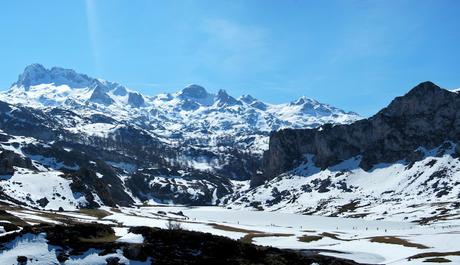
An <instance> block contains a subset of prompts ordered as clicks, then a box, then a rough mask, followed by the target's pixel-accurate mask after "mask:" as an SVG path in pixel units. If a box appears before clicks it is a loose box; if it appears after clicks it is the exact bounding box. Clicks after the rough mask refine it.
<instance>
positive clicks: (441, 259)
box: [423, 258, 452, 263]
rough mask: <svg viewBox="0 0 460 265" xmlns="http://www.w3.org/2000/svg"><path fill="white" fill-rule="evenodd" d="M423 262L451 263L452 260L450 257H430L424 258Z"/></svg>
mask: <svg viewBox="0 0 460 265" xmlns="http://www.w3.org/2000/svg"><path fill="white" fill-rule="evenodd" d="M423 262H432V263H449V262H452V261H451V260H450V259H446V258H430V259H426V260H424V261H423Z"/></svg>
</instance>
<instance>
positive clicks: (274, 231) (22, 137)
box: [0, 64, 460, 264]
mask: <svg viewBox="0 0 460 265" xmlns="http://www.w3.org/2000/svg"><path fill="white" fill-rule="evenodd" d="M458 109H460V94H458V92H456V91H448V90H445V89H442V88H440V87H438V86H437V85H435V84H433V83H431V82H424V83H421V84H419V85H417V86H416V87H414V88H413V89H411V90H410V91H409V92H408V93H407V94H406V95H404V96H401V97H397V98H396V99H394V100H393V101H392V102H391V103H390V104H389V105H388V106H387V107H386V108H384V109H382V110H381V111H379V112H378V113H377V114H375V115H374V116H372V117H369V118H363V117H361V116H359V115H358V114H357V113H354V112H350V111H345V110H341V109H339V108H336V107H333V106H330V105H328V104H323V103H320V102H318V101H316V100H313V99H309V98H307V97H301V98H300V99H298V100H295V101H293V102H290V103H286V104H269V103H265V102H262V101H260V100H258V99H256V98H254V97H252V96H250V95H243V96H241V97H239V98H234V97H232V96H230V95H229V94H228V93H227V92H226V91H225V90H219V91H218V92H217V93H211V92H208V91H207V90H206V89H205V88H203V87H201V86H199V85H189V86H187V87H185V88H184V89H182V90H181V91H179V92H176V93H165V94H159V95H156V96H148V95H142V94H140V93H138V92H135V91H133V90H131V89H128V88H126V87H125V86H123V85H121V84H118V83H115V82H110V81H106V80H102V79H98V78H92V77H89V76H87V75H85V74H80V73H77V72H75V71H74V70H70V69H63V68H59V67H54V68H51V69H46V68H45V67H44V66H42V65H39V64H34V65H30V66H27V67H26V68H25V70H24V72H23V73H22V74H21V75H20V76H19V78H18V80H17V81H16V82H15V83H14V84H13V85H12V86H11V87H10V88H9V89H8V90H6V91H5V92H2V93H1V94H0V130H1V131H0V150H1V151H0V233H1V235H2V236H3V238H4V240H3V241H2V242H3V243H5V244H9V245H7V246H6V247H5V246H4V247H3V253H2V254H0V263H1V264H10V263H14V262H16V258H17V257H18V256H21V255H23V256H27V257H34V258H37V257H41V259H40V260H41V261H38V258H37V262H38V263H37V264H52V263H59V262H60V263H62V264H105V262H106V261H107V264H108V262H109V261H108V260H110V259H111V260H115V259H118V261H120V262H122V263H125V264H143V263H141V262H145V263H146V264H150V262H153V261H152V260H151V257H150V258H148V257H144V256H142V255H141V254H140V253H144V252H145V251H150V250H151V249H150V247H152V245H155V244H154V243H153V242H156V241H154V238H153V237H151V235H152V233H153V234H154V233H162V232H158V230H155V229H154V230H148V229H147V228H140V227H150V228H169V230H174V231H175V230H180V231H184V230H185V231H197V232H207V233H211V234H213V235H215V236H224V237H228V238H231V239H234V240H238V241H229V242H228V244H237V245H235V247H236V248H237V249H238V250H239V251H242V252H244V253H246V252H245V251H247V249H245V248H246V247H245V246H246V245H244V244H246V243H254V244H256V245H257V246H273V247H276V248H281V249H284V250H283V251H288V252H286V253H285V252H276V251H275V252H271V251H273V250H270V249H269V248H261V249H258V251H265V252H263V253H264V255H267V256H266V257H267V260H268V259H269V258H270V257H274V256H276V257H278V256H277V255H286V256H283V257H287V256H289V255H294V256H292V257H291V256H289V257H291V258H292V259H293V260H295V261H296V262H300V263H295V264H315V263H316V264H357V263H359V264H429V263H430V262H432V263H437V262H451V264H457V263H460V259H459V256H460V253H459V251H460V249H459V248H458V245H459V244H460V241H459V238H460V237H459V236H458V234H459V233H460V222H459V220H460V159H459V154H460V116H458V114H457V112H458ZM171 222H174V223H175V224H176V225H177V227H176V228H177V229H174V228H171V227H168V223H169V224H170V223H171ZM36 224H42V226H33V225H36ZM80 224H84V225H88V227H87V228H85V229H87V230H91V229H95V230H97V229H101V230H103V231H105V232H106V233H105V234H104V233H101V235H100V238H99V237H96V238H92V237H90V239H91V240H93V241H91V240H90V243H88V246H93V247H92V248H90V247H88V249H85V250H81V251H75V253H73V252H72V251H69V248H70V249H72V248H75V246H70V245H66V244H67V243H65V244H64V243H63V242H64V241H65V240H64V239H66V240H68V239H67V238H66V236H70V238H72V237H71V236H72V235H73V236H74V234H73V233H74V232H75V231H78V233H82V237H81V238H84V239H85V240H86V239H87V238H86V237H85V236H84V233H86V232H87V230H84V231H80V230H78V229H80V228H79V227H78V225H80ZM62 225H64V226H65V225H69V227H72V228H68V229H76V230H75V231H73V230H65V229H64V230H65V231H66V232H63V234H57V235H56V234H53V232H52V231H53V229H55V228H56V227H60V226H62ZM91 225H94V227H92V226H91ZM73 226H75V227H73ZM99 226H100V227H99ZM31 227H32V228H31ZM59 229H61V228H59ZM50 231H51V232H50ZM160 231H162V230H160ZM175 232H178V231H175ZM66 233H68V234H66ZM75 233H77V232H75ZM186 233H188V232H186ZM190 233H191V232H190ZM174 236H179V237H181V236H183V235H182V234H180V233H179V234H177V235H176V234H174ZM187 236H190V237H194V236H199V235H195V234H193V233H192V234H190V235H189V234H187ZM10 237H12V238H13V239H14V240H13V239H12V240H13V241H11V242H10V241H8V240H7V239H11V238H10ZM56 238H58V239H59V240H57V239H56ZM79 238H80V237H79ZM79 240H80V239H79ZM88 240H89V239H88ZM94 240H95V241H94ZM206 240H208V239H206ZM209 240H210V241H212V240H227V239H222V238H220V239H216V238H213V239H209ZM8 242H9V243H8ZM82 242H83V241H82ZM88 242H89V241H88ZM230 242H233V243H230ZM235 242H237V243H235ZM57 243H59V244H62V245H59V246H58V245H56V244H57ZM240 243H242V244H243V246H240V245H239V244H240ZM92 244H93V245H92ZM156 244H158V242H156ZM160 245H161V244H160ZM108 246H110V247H108ZM251 246H252V245H251ZM187 247H190V246H188V245H187ZM108 248H110V251H109V250H107V249H108ZM190 248H191V250H190V251H189V250H188V249H187V250H186V251H185V250H184V253H182V252H181V253H182V254H183V255H185V256H187V255H188V256H187V257H192V256H194V254H193V253H195V252H194V251H204V250H203V249H199V248H197V247H196V246H193V247H190ZM102 249H106V251H102ZM241 249H244V251H243V250H241ZM251 251H252V249H251ZM254 251H256V250H254ZM289 251H293V252H289ZM133 253H136V254H135V255H134V254H133ZM190 253H192V254H190ZM238 253H240V252H238ZM289 253H290V254H289ZM61 254H62V255H64V256H62V255H61ZM240 254H241V253H240ZM245 255H246V254H245ZM297 255H299V256H297ZM195 256H196V255H195ZM59 257H61V258H63V259H62V260H60V259H59ZM156 258H159V257H156ZM304 258H311V259H309V260H308V261H305V260H302V259H304ZM331 259H332V260H331ZM267 260H264V262H267ZM293 260H292V261H291V260H289V259H288V258H286V264H294V263H289V262H294V261H293ZM118 261H117V262H118ZM301 261H303V262H304V263H301ZM31 262H32V263H34V262H33V261H31ZM40 262H41V263H40ZM251 262H253V260H251ZM259 262H261V261H259ZM305 262H308V263H305ZM333 262H335V263H333ZM113 264H118V263H113ZM191 264H193V263H191ZM273 264H276V263H273ZM281 264H285V263H281Z"/></svg>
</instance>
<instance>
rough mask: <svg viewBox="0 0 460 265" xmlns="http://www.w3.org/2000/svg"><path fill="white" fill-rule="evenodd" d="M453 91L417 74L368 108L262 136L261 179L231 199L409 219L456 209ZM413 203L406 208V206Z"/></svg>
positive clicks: (458, 176) (458, 126) (459, 132)
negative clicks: (375, 108)
mask: <svg viewBox="0 0 460 265" xmlns="http://www.w3.org/2000/svg"><path fill="white" fill-rule="evenodd" d="M459 109H460V95H459V94H458V93H457V92H452V91H448V90H445V89H442V88H440V87H438V86H436V85H435V84H433V83H431V82H424V83H421V84H419V85H417V86H416V87H414V88H413V89H412V90H410V91H409V92H408V93H407V94H406V95H404V96H402V97H397V98H395V99H394V100H393V101H392V102H391V103H390V104H389V105H388V106H387V107H386V108H384V109H382V110H381V111H379V112H378V113H377V114H375V115H374V116H372V117H370V118H368V119H363V120H360V121H357V122H354V123H352V124H348V125H324V126H321V127H319V128H315V129H284V130H280V131H278V132H274V133H272V134H271V136H270V147H269V150H268V151H266V152H265V154H264V160H263V172H264V174H261V175H258V176H257V177H256V178H255V179H253V183H264V182H266V181H268V182H266V183H265V184H264V185H263V186H260V187H258V188H257V189H253V190H250V191H247V192H243V193H242V194H239V195H238V196H234V197H233V198H234V200H235V202H234V206H235V207H241V206H243V207H244V206H251V207H256V208H259V209H271V210H276V209H283V210H287V211H295V212H303V213H309V214H322V215H333V216H337V215H339V216H360V217H363V216H368V217H372V218H391V217H394V218H395V219H411V220H418V221H427V220H430V218H433V219H436V218H437V219H442V218H455V217H454V216H458V215H459V214H460V209H459V208H460V205H459V204H458V199H459V198H460V160H459V159H458V157H459V148H458V146H459V141H460V115H459V112H458V110H459ZM407 209H413V211H407Z"/></svg>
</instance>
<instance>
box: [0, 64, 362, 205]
mask: <svg viewBox="0 0 460 265" xmlns="http://www.w3.org/2000/svg"><path fill="white" fill-rule="evenodd" d="M356 119H359V116H358V115H357V114H355V113H352V112H345V111H343V110H340V109H337V108H334V107H332V106H329V105H327V104H321V103H319V102H317V101H315V100H311V99H308V98H305V97H302V98H300V99H299V100H297V101H294V102H291V103H288V104H280V105H273V104H268V103H264V102H262V101H260V100H257V99H255V98H253V97H251V96H249V95H246V96H242V97H240V98H238V99H236V98H234V97H232V96H230V95H228V94H227V93H226V92H225V91H224V90H220V91H219V92H218V93H216V94H214V93H210V92H208V91H207V90H205V89H204V88H203V87H201V86H198V85H190V86H187V87H186V88H184V89H182V90H181V91H179V92H177V93H171V94H160V95H157V96H146V95H142V94H140V93H138V92H135V91H132V90H130V89H128V88H126V87H125V86H123V85H120V84H118V83H115V82H109V81H105V80H102V79H97V78H92V77H89V76H87V75H84V74H79V73H77V72H75V71H74V70H70V69H63V68H58V67H54V68H51V69H46V68H45V67H43V66H42V65H39V64H34V65H30V66H28V67H26V69H25V70H24V72H23V73H22V74H21V75H20V76H19V78H18V80H17V81H16V82H15V83H14V84H13V85H12V86H11V88H10V89H9V90H8V91H6V92H4V93H2V94H0V130H1V132H0V136H1V137H0V152H1V153H0V158H1V161H0V170H1V171H2V177H1V181H0V187H1V191H0V197H1V198H2V199H5V200H8V201H14V202H15V203H18V204H25V205H30V206H33V207H38V208H47V209H57V208H59V207H62V208H64V209H66V208H75V207H98V206H100V205H108V206H115V205H130V204H133V203H136V202H137V203H140V202H143V201H149V202H150V203H156V202H161V203H180V204H192V205H208V204H217V203H219V201H220V199H221V198H222V197H223V196H226V195H228V194H231V193H233V191H234V190H235V189H236V187H237V186H236V184H235V183H236V182H234V180H249V179H250V178H251V176H253V175H255V174H257V172H260V170H261V161H262V152H263V151H264V150H266V149H267V148H268V144H267V143H268V135H269V133H270V132H271V131H273V130H278V129H281V128H287V127H292V128H308V127H315V126H318V125H321V124H324V123H329V122H334V123H348V122H351V121H354V120H356Z"/></svg>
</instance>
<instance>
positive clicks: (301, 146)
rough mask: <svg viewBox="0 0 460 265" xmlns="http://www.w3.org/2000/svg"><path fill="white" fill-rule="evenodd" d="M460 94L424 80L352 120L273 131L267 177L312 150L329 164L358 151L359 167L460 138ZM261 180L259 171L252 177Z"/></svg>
mask: <svg viewBox="0 0 460 265" xmlns="http://www.w3.org/2000/svg"><path fill="white" fill-rule="evenodd" d="M459 109H460V95H459V94H458V93H456V92H451V91H448V90H445V89H442V88H440V87H438V86H437V85H435V84H433V83H432V82H423V83H421V84H419V85H417V86H416V87H414V88H413V89H412V90H410V91H409V92H408V93H407V94H406V95H404V96H402V97H397V98H395V99H394V100H393V101H392V102H391V103H390V104H389V105H388V106H387V107H386V108H384V109H382V110H381V111H379V112H378V113H377V114H375V115H374V116H372V117H370V118H368V119H364V120H360V121H357V122H355V123H352V124H349V125H323V126H321V127H320V128H316V129H285V130H281V131H278V132H274V133H272V134H271V136H270V144H269V150H268V151H266V152H265V154H264V162H263V165H264V166H263V167H264V179H271V178H273V177H275V176H277V175H279V174H281V173H283V172H286V171H288V170H290V169H292V168H294V167H295V166H296V165H298V164H299V163H301V162H304V161H305V156H306V155H313V156H314V163H315V164H316V166H318V167H321V168H326V167H328V166H332V165H335V164H337V163H339V162H341V161H343V160H346V159H349V158H351V157H354V156H358V155H360V156H362V160H361V163H360V165H359V166H360V167H361V168H363V169H365V170H369V169H370V168H371V167H372V166H373V165H376V164H377V163H393V162H396V161H398V160H400V159H414V160H416V159H417V158H418V157H420V156H421V154H420V152H417V151H414V150H416V149H417V148H418V147H425V148H428V149H429V148H434V147H436V146H438V145H441V144H442V143H443V142H445V141H453V142H454V143H456V142H458V141H459V140H460V113H459V111H458V110H459ZM256 181H257V182H258V183H260V182H261V181H260V177H259V178H258V179H254V180H253V182H256Z"/></svg>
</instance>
